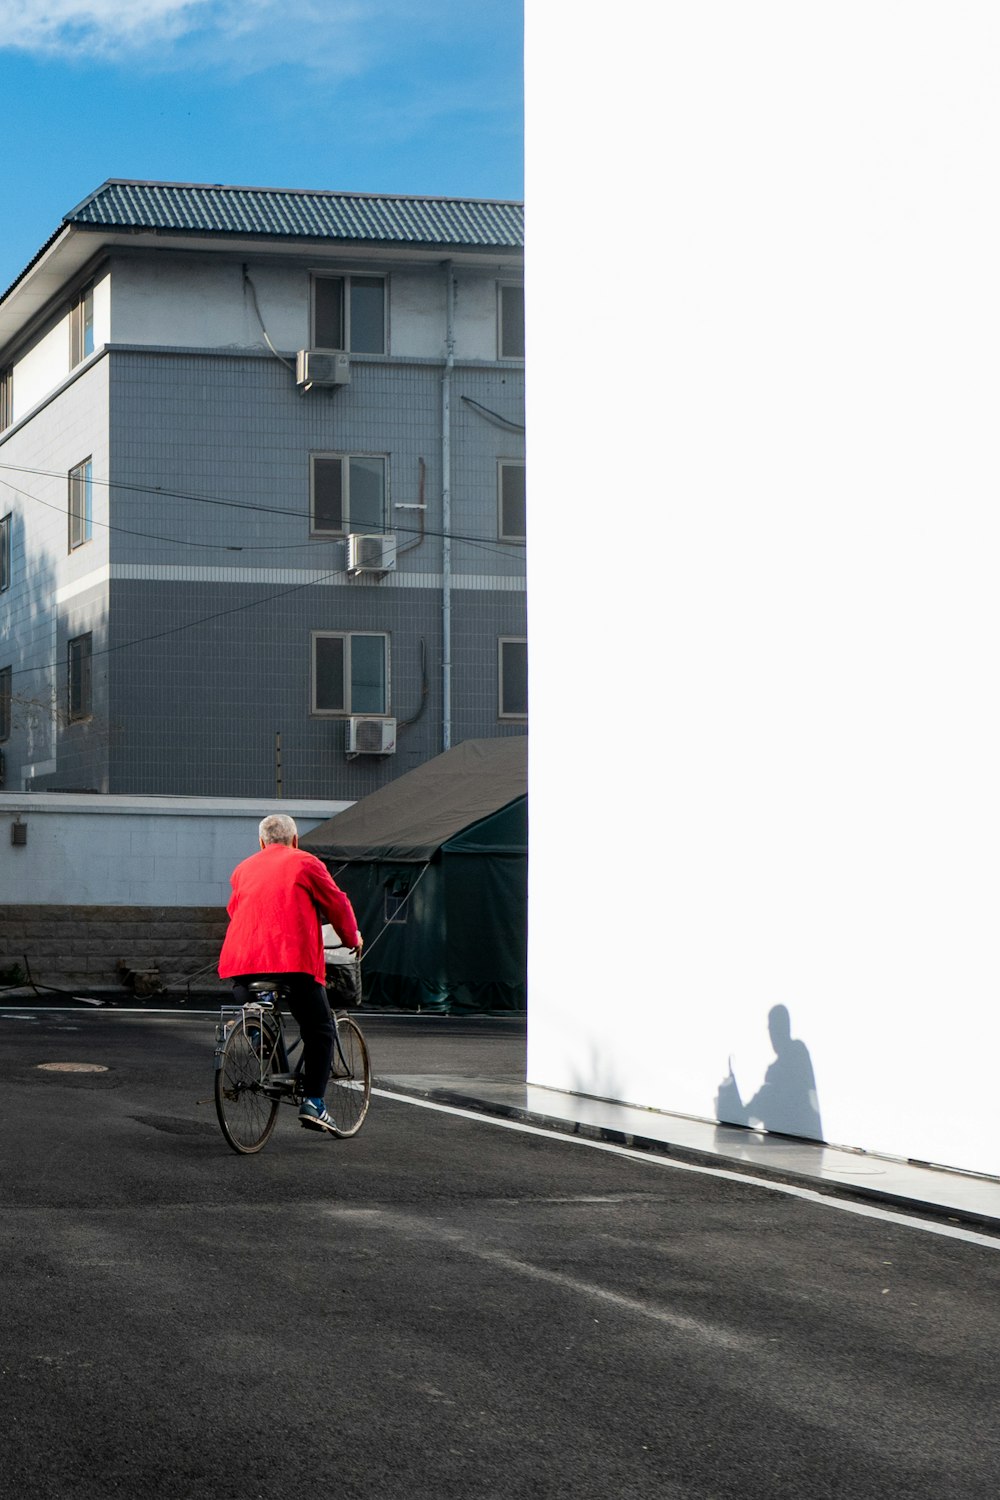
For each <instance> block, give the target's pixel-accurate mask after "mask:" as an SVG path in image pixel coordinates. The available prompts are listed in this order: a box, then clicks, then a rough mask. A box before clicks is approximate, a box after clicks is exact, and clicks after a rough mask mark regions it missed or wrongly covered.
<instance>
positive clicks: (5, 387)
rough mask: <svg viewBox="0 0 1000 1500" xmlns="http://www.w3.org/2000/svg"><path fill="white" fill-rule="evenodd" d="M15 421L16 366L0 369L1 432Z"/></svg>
mask: <svg viewBox="0 0 1000 1500" xmlns="http://www.w3.org/2000/svg"><path fill="white" fill-rule="evenodd" d="M13 421H14V366H13V365H8V366H7V368H6V369H5V370H0V432H3V431H4V429H5V428H7V427H10V426H11V425H12V423H13Z"/></svg>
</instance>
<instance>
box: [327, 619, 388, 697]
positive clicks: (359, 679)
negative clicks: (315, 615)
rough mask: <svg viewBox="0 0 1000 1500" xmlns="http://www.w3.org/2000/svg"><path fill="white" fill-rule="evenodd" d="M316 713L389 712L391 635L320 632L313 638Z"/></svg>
mask: <svg viewBox="0 0 1000 1500" xmlns="http://www.w3.org/2000/svg"><path fill="white" fill-rule="evenodd" d="M312 711H313V713H314V714H387V713H388V712H389V637H388V636H387V635H362V634H361V633H359V632H353V631H344V632H342V633H341V632H338V633H336V634H335V633H333V632H327V631H316V632H315V633H314V635H313V638H312Z"/></svg>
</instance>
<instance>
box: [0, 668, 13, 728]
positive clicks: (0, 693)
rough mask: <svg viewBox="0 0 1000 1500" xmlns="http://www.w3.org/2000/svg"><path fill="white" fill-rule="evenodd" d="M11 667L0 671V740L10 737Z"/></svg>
mask: <svg viewBox="0 0 1000 1500" xmlns="http://www.w3.org/2000/svg"><path fill="white" fill-rule="evenodd" d="M13 679H14V669H13V667H4V668H3V670H2V671H0V740H9V739H10V720H11V703H12V701H13V697H14V693H13Z"/></svg>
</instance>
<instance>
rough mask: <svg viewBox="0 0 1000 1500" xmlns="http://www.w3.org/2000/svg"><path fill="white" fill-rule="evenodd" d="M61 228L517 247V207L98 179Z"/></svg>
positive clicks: (520, 213) (520, 216)
mask: <svg viewBox="0 0 1000 1500" xmlns="http://www.w3.org/2000/svg"><path fill="white" fill-rule="evenodd" d="M63 223H64V224H67V225H79V226H81V227H88V228H101V229H125V230H143V229H147V230H160V231H164V230H165V231H174V232H177V233H187V234H238V235H243V236H246V235H262V236H275V237H281V238H285V239H287V238H296V239H310V240H346V241H350V242H352V243H355V244H356V243H358V242H363V241H367V242H375V243H381V244H394V245H399V244H409V245H435V246H446V245H448V246H456V247H458V246H470V247H473V248H476V249H504V250H510V249H520V248H522V247H523V245H524V205H523V204H521V203H505V202H496V201H493V200H490V199H481V198H405V197H397V196H382V195H379V194H374V193H372V194H368V193H335V192H318V191H309V190H302V191H297V190H293V189H288V188H247V187H225V186H223V185H222V184H215V185H210V184H198V183H179V182H125V181H120V180H117V179H112V180H111V181H109V182H105V183H103V184H102V186H101V187H99V188H98V189H97V190H96V191H95V192H93V193H91V194H90V195H89V197H87V198H85V199H84V200H83V202H82V203H80V204H78V205H77V207H76V208H74V209H71V211H70V212H69V213H68V214H67V215H66V217H65V219H64V220H63Z"/></svg>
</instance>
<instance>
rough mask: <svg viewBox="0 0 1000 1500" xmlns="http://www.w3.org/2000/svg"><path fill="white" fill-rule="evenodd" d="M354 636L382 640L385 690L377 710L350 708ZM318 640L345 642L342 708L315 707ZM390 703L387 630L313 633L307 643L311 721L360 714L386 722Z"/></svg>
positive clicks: (320, 631) (317, 631)
mask: <svg viewBox="0 0 1000 1500" xmlns="http://www.w3.org/2000/svg"><path fill="white" fill-rule="evenodd" d="M356 636H366V637H368V636H376V637H378V638H379V639H380V640H381V641H382V663H383V673H384V681H385V690H384V693H383V696H382V703H383V707H382V708H381V709H379V710H374V709H370V708H364V709H357V708H352V707H351V689H352V683H351V643H352V641H353V640H354V638H355V637H356ZM320 640H341V641H343V642H344V696H345V699H346V703H345V706H344V707H343V708H319V707H317V704H316V643H317V641H320ZM391 704H392V650H391V644H390V636H389V632H388V631H387V630H314V631H312V633H311V636H310V640H309V712H310V715H311V717H312V718H314V719H349V718H351V717H352V715H355V716H356V715H361V716H362V717H364V718H369V719H385V718H388V717H389V714H390V708H391Z"/></svg>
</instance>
